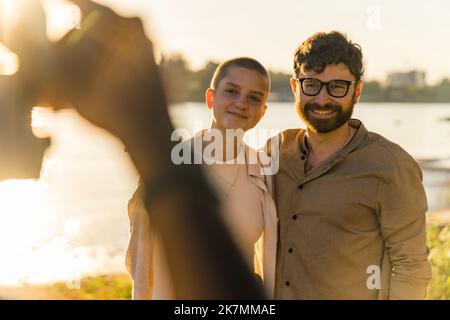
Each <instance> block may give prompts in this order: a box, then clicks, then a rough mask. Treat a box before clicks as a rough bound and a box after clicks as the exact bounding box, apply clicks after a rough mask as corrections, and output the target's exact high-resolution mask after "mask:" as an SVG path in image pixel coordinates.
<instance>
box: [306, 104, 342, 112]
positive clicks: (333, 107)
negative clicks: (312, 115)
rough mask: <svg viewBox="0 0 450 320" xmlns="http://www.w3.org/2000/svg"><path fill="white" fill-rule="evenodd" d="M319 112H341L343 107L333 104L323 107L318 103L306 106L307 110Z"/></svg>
mask: <svg viewBox="0 0 450 320" xmlns="http://www.w3.org/2000/svg"><path fill="white" fill-rule="evenodd" d="M312 109H314V110H318V111H340V110H342V107H341V106H340V105H338V104H333V103H326V104H324V105H323V106H322V105H320V104H318V103H314V102H311V103H306V104H305V110H312Z"/></svg>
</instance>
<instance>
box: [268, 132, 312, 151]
mask: <svg viewBox="0 0 450 320" xmlns="http://www.w3.org/2000/svg"><path fill="white" fill-rule="evenodd" d="M305 132H306V130H305V129H302V128H292V129H285V130H282V131H280V133H278V134H277V135H275V136H273V137H270V138H269V140H267V142H266V147H267V146H268V145H270V144H273V143H274V142H275V141H276V142H277V144H278V145H282V144H289V143H291V142H292V141H295V140H296V139H297V136H298V135H303V134H305Z"/></svg>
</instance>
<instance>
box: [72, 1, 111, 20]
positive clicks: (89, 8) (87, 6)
mask: <svg viewBox="0 0 450 320" xmlns="http://www.w3.org/2000/svg"><path fill="white" fill-rule="evenodd" d="M70 1H71V2H73V3H74V4H75V5H77V6H78V7H79V8H80V10H81V13H82V14H83V16H87V15H88V14H90V13H91V12H93V11H99V12H102V13H105V14H114V15H115V14H116V13H115V12H114V11H112V10H111V9H110V8H108V7H105V6H102V5H100V4H98V3H96V2H93V1H89V0H70Z"/></svg>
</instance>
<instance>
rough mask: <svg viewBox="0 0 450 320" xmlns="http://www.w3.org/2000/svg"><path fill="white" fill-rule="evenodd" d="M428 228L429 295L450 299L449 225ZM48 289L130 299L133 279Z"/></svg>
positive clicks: (71, 295)
mask: <svg viewBox="0 0 450 320" xmlns="http://www.w3.org/2000/svg"><path fill="white" fill-rule="evenodd" d="M427 228H428V230H427V232H428V246H429V247H430V261H431V265H432V268H433V279H432V281H431V284H430V286H429V288H428V294H427V299H433V300H450V225H445V224H439V223H437V222H433V223H430V224H429V225H428V227H427ZM46 289H48V291H49V292H52V293H54V294H57V295H59V296H61V297H62V298H63V299H71V300H79V299H82V300H122V299H131V280H130V277H129V276H128V275H127V274H119V275H101V276H96V277H88V278H83V279H82V280H81V282H80V283H79V286H77V285H76V284H75V285H74V284H67V283H56V284H53V285H50V286H48V287H46Z"/></svg>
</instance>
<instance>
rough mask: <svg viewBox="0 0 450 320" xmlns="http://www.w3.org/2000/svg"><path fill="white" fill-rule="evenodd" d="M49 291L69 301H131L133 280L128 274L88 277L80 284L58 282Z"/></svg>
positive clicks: (49, 287)
mask: <svg viewBox="0 0 450 320" xmlns="http://www.w3.org/2000/svg"><path fill="white" fill-rule="evenodd" d="M47 289H48V290H49V291H50V292H54V293H56V294H59V295H60V296H62V297H63V299H69V300H129V299H131V280H130V277H129V276H128V275H127V274H118V275H100V276H96V277H87V278H83V279H81V281H80V283H78V284H77V283H65V282H58V283H55V284H53V285H49V286H48V287H47Z"/></svg>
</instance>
